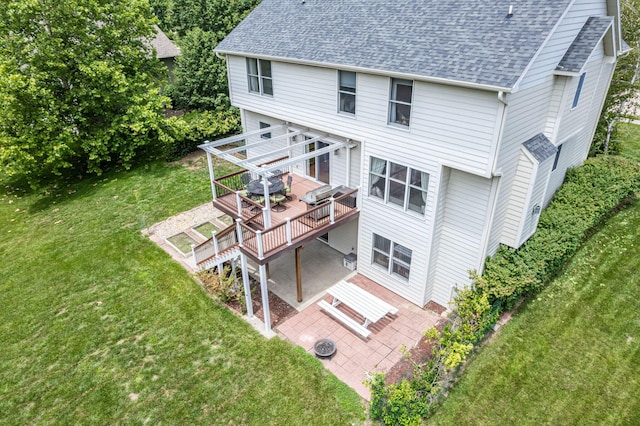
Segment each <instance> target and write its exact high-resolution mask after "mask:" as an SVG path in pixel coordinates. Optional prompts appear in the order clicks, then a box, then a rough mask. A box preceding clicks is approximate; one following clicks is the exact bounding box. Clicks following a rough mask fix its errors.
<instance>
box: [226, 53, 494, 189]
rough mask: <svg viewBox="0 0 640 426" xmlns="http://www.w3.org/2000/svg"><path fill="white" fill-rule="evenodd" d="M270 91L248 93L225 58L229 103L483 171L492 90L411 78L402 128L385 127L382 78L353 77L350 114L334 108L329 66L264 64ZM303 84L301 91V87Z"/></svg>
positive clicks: (386, 86)
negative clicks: (406, 122) (354, 88)
mask: <svg viewBox="0 0 640 426" xmlns="http://www.w3.org/2000/svg"><path fill="white" fill-rule="evenodd" d="M271 65H272V74H273V86H274V89H273V91H274V95H273V97H270V96H260V95H256V94H252V93H249V91H248V86H247V73H246V63H245V58H243V57H237V56H228V57H227V66H228V67H229V75H230V90H231V92H232V99H233V102H234V105H236V106H238V107H240V108H241V109H245V110H250V111H254V112H256V113H261V114H264V115H269V116H271V117H273V118H275V119H278V120H280V121H282V122H284V121H288V122H291V123H292V124H295V125H301V126H306V127H309V128H312V129H317V130H318V131H321V132H326V133H328V134H333V135H337V136H341V137H344V138H352V139H355V140H360V141H362V140H366V141H369V140H376V141H385V142H384V143H386V144H391V145H393V146H394V148H395V149H398V150H402V151H403V153H408V156H410V157H413V156H422V157H424V158H429V159H433V161H437V162H439V163H442V164H444V165H447V166H450V167H452V168H457V169H460V170H464V171H467V172H469V173H475V174H480V175H485V176H486V175H488V173H489V170H490V167H491V165H492V161H491V160H492V158H491V156H492V153H493V151H492V148H493V146H494V145H495V141H496V140H497V129H496V128H495V122H496V116H497V113H498V110H499V102H498V100H497V96H496V94H495V93H491V92H484V91H480V90H470V89H463V88H456V87H448V86H442V85H435V84H429V83H424V82H418V81H416V82H414V90H413V103H412V109H411V127H410V128H409V129H406V128H400V127H398V126H393V125H388V124H387V121H388V109H389V92H390V79H389V78H388V77H383V76H376V75H372V74H364V73H358V74H357V92H356V114H355V117H354V116H349V115H346V114H339V113H338V112H337V111H338V89H337V84H338V81H337V79H338V73H337V71H336V70H335V69H328V68H319V67H311V66H303V65H296V64H288V63H282V62H272V64H271ZM301 88H303V90H301Z"/></svg>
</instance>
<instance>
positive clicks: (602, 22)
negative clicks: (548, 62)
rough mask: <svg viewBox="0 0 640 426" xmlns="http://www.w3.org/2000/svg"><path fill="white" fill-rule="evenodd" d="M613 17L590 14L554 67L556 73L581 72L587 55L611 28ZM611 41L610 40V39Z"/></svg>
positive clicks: (576, 73)
mask: <svg viewBox="0 0 640 426" xmlns="http://www.w3.org/2000/svg"><path fill="white" fill-rule="evenodd" d="M612 23H613V18H612V17H610V16H607V17H596V16H592V17H590V18H589V19H587V22H585V24H584V26H583V27H582V29H581V30H580V32H579V33H578V35H577V36H576V38H575V40H574V41H573V43H571V46H569V49H567V52H566V53H565V55H564V57H563V58H562V60H561V61H560V63H559V64H558V66H557V67H556V72H555V73H556V74H559V75H578V74H580V73H581V72H582V69H583V68H584V66H585V64H586V63H587V60H588V59H589V56H591V53H592V52H593V50H594V49H595V48H596V46H597V45H598V43H600V40H602V38H603V37H604V36H605V34H606V32H607V31H608V30H609V29H610V28H611V25H612ZM611 42H612V40H611Z"/></svg>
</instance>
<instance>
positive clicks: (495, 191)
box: [477, 91, 509, 274]
mask: <svg viewBox="0 0 640 426" xmlns="http://www.w3.org/2000/svg"><path fill="white" fill-rule="evenodd" d="M498 101H499V102H500V103H501V104H502V114H501V116H500V130H499V131H498V137H497V142H496V153H495V156H494V158H493V165H492V166H491V176H492V177H491V179H492V183H491V195H490V201H489V203H490V205H491V207H490V208H489V211H488V212H487V216H488V220H487V226H486V227H485V232H484V235H483V237H482V240H483V241H482V254H481V255H480V258H479V259H478V267H477V272H478V274H482V271H483V269H484V259H485V258H486V257H487V249H488V246H489V239H490V236H491V230H492V229H493V221H494V219H495V212H496V207H497V205H498V198H499V195H500V184H501V183H502V179H501V177H502V172H501V171H498V170H496V167H497V164H498V156H499V154H500V147H501V146H502V136H503V134H504V125H505V120H506V118H507V106H508V105H509V101H508V100H507V93H506V92H503V91H500V92H498Z"/></svg>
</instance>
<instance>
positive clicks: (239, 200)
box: [236, 191, 242, 217]
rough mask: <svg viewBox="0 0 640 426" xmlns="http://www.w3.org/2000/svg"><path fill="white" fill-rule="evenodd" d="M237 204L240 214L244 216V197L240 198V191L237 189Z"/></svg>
mask: <svg viewBox="0 0 640 426" xmlns="http://www.w3.org/2000/svg"><path fill="white" fill-rule="evenodd" d="M236 206H238V216H239V217H242V199H241V198H240V191H236Z"/></svg>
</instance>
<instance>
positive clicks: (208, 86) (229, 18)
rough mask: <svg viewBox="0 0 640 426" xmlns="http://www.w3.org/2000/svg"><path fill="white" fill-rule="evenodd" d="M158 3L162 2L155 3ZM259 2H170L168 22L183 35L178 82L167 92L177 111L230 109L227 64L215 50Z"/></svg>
mask: <svg viewBox="0 0 640 426" xmlns="http://www.w3.org/2000/svg"><path fill="white" fill-rule="evenodd" d="M155 1H159V0H155ZM258 3H260V1H259V0H170V3H167V4H168V6H167V9H166V10H165V13H166V17H167V18H166V20H167V22H169V23H171V26H170V30H171V31H174V32H175V33H176V34H178V35H179V36H180V38H179V40H178V44H179V45H180V49H181V52H182V55H181V56H179V57H178V58H176V68H175V72H174V77H175V80H174V81H175V83H174V85H173V86H171V87H170V88H169V90H168V92H167V93H168V94H169V96H170V97H171V99H172V100H173V104H174V106H175V107H176V108H178V109H216V108H220V107H223V108H227V107H229V105H230V103H229V95H228V92H229V89H228V85H227V71H226V63H225V62H224V61H223V60H222V59H220V58H218V57H217V56H216V55H215V53H214V49H215V47H216V46H217V45H218V43H219V42H220V41H221V40H222V39H223V38H225V37H226V36H227V34H229V33H230V32H231V30H233V29H234V28H235V27H236V25H238V24H239V23H240V21H242V19H244V17H245V16H246V15H247V14H248V13H249V12H250V11H251V10H252V9H253V8H254V7H255V6H256V5H257V4H258Z"/></svg>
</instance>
